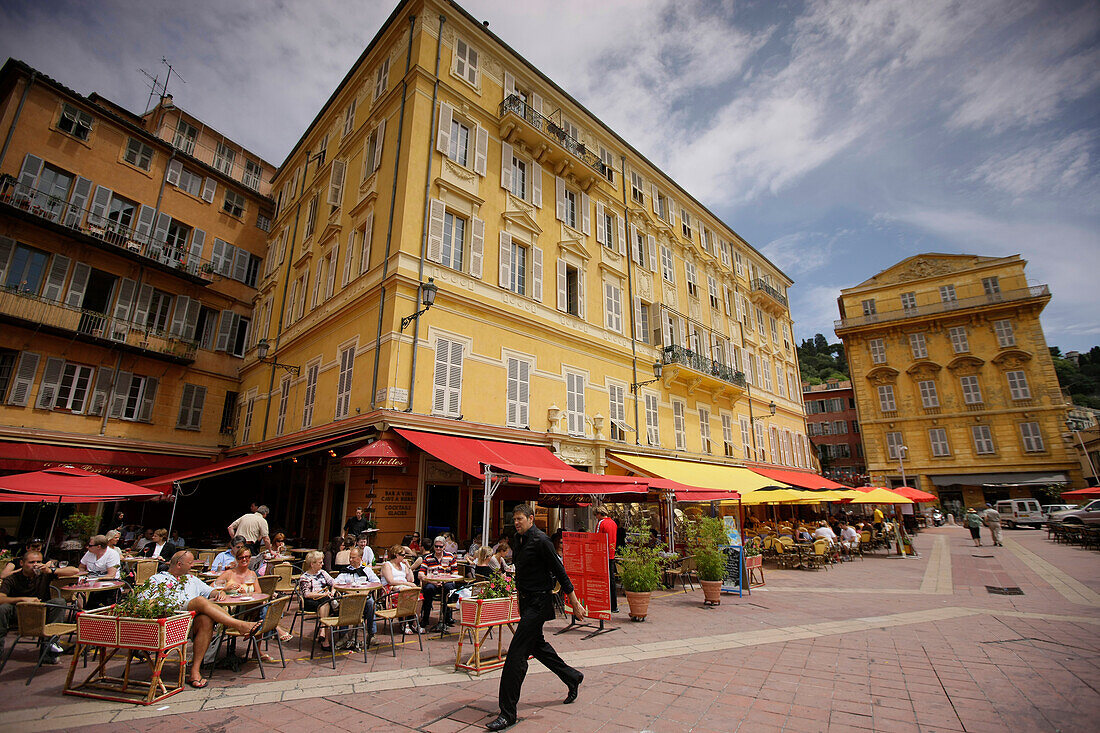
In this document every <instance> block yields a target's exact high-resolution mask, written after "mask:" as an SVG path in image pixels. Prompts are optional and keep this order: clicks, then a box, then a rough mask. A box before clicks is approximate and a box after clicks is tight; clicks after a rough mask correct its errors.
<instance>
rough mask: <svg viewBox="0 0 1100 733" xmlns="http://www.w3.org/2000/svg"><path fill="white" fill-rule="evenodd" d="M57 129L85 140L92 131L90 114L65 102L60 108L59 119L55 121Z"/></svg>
mask: <svg viewBox="0 0 1100 733" xmlns="http://www.w3.org/2000/svg"><path fill="white" fill-rule="evenodd" d="M57 129H59V130H61V131H62V132H65V133H68V134H70V135H72V136H73V137H75V138H76V139H78V140H87V139H88V135H90V134H91V132H92V116H91V115H90V114H88V113H87V112H85V111H84V110H81V109H77V108H76V107H74V106H72V105H71V104H66V105H64V106H63V107H62V108H61V119H59V120H58V121H57Z"/></svg>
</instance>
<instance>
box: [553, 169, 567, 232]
mask: <svg viewBox="0 0 1100 733" xmlns="http://www.w3.org/2000/svg"><path fill="white" fill-rule="evenodd" d="M554 199H555V201H556V208H555V216H557V219H558V221H565V181H564V180H562V178H561V176H554Z"/></svg>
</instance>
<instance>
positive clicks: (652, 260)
mask: <svg viewBox="0 0 1100 733" xmlns="http://www.w3.org/2000/svg"><path fill="white" fill-rule="evenodd" d="M646 244H647V245H648V246H649V269H650V270H651V271H652V272H660V270H661V263H660V262H658V261H657V238H656V237H654V236H653V235H652V234H647V235H646Z"/></svg>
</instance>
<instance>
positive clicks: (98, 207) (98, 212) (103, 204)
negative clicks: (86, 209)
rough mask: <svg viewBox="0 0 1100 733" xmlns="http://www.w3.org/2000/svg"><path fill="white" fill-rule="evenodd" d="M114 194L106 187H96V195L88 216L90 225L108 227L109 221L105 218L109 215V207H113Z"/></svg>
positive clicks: (93, 197)
mask: <svg viewBox="0 0 1100 733" xmlns="http://www.w3.org/2000/svg"><path fill="white" fill-rule="evenodd" d="M113 193H114V192H113V191H112V190H111V189H109V188H107V187H106V186H96V187H95V195H94V196H92V207H91V210H90V213H89V214H88V224H90V225H92V226H97V227H102V226H106V225H107V220H106V219H104V216H105V215H106V214H107V207H108V206H110V205H111V196H112V194H113Z"/></svg>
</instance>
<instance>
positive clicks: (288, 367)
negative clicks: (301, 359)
mask: <svg viewBox="0 0 1100 733" xmlns="http://www.w3.org/2000/svg"><path fill="white" fill-rule="evenodd" d="M269 351H271V344H269V343H267V339H260V343H258V344H256V356H257V357H259V359H260V361H262V362H263V363H264V364H270V365H271V366H274V367H279V368H280V369H283V370H285V371H286V372H287V373H288V374H293V375H294V376H298V375H299V374H300V373H301V371H302V369H301V367H297V366H294V365H293V364H280V363H279V362H278V361H276V360H275V359H272V360H271V361H268V360H267V352H269Z"/></svg>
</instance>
